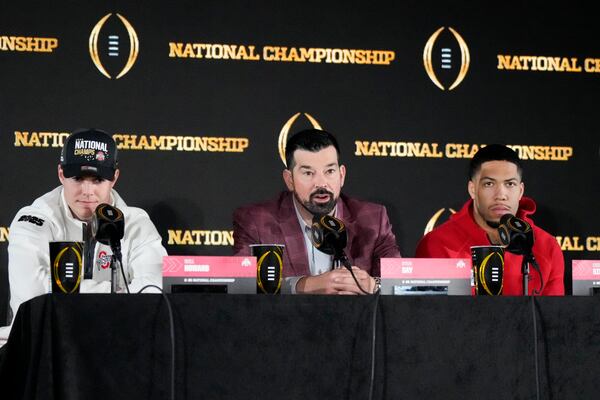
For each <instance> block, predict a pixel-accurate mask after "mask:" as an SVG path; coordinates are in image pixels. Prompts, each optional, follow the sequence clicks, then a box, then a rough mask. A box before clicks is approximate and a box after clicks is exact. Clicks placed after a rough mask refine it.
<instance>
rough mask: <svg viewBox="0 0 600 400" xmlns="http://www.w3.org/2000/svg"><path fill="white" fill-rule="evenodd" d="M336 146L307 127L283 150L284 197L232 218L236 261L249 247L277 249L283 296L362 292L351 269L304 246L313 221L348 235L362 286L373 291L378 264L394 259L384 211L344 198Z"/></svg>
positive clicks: (343, 170) (349, 253) (350, 255)
mask: <svg viewBox="0 0 600 400" xmlns="http://www.w3.org/2000/svg"><path fill="white" fill-rule="evenodd" d="M339 154H340V153H339V146H338V143H337V140H336V139H335V137H334V136H333V135H331V134H330V133H328V132H325V131H322V130H317V129H309V130H304V131H301V132H298V133H297V134H295V135H294V136H292V137H291V138H290V139H289V140H288V142H287V145H286V164H287V169H285V170H284V171H283V180H284V181H285V184H286V186H287V188H288V190H289V191H288V192H284V193H281V194H280V195H279V196H278V197H277V198H276V199H274V200H271V201H267V202H264V203H259V204H252V205H248V206H244V207H241V208H238V209H237V210H235V212H234V214H233V229H234V230H233V238H234V250H235V254H236V255H249V254H250V248H249V245H251V244H260V243H262V244H283V245H285V250H284V259H283V276H284V278H285V284H284V287H283V292H291V293H330V294H361V293H363V292H362V291H361V289H360V288H359V287H358V286H357V285H356V282H355V281H354V278H353V277H352V275H351V273H350V271H349V270H347V269H344V268H332V257H331V256H329V255H326V254H324V253H322V252H321V251H319V250H318V249H316V248H315V247H314V246H313V244H312V243H311V241H310V226H311V225H312V219H313V216H314V215H324V214H329V215H332V216H335V217H336V218H338V219H340V220H342V221H343V222H344V224H345V225H346V231H347V232H348V242H347V245H346V248H345V252H346V255H347V256H348V258H349V260H350V262H351V264H352V265H353V267H352V269H353V272H354V275H355V277H356V279H357V280H358V283H359V284H360V287H361V288H362V289H364V290H365V291H366V292H369V293H373V292H374V291H376V290H377V289H378V285H377V281H376V280H375V279H374V278H373V277H376V276H379V259H380V258H381V257H400V251H399V250H398V246H397V245H396V237H395V236H394V233H393V232H392V227H391V225H390V222H389V220H388V216H387V212H386V209H385V207H383V206H382V205H379V204H374V203H369V202H365V201H360V200H357V199H353V198H350V197H347V196H345V195H342V194H341V193H340V192H341V189H342V186H343V185H344V179H345V177H346V168H345V166H344V165H340V164H339Z"/></svg>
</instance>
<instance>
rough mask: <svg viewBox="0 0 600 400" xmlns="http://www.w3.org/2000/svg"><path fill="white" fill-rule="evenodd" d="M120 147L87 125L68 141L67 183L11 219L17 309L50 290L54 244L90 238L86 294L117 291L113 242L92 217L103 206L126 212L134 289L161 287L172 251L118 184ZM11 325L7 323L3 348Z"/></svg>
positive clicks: (0, 332)
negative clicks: (99, 238) (102, 237)
mask: <svg viewBox="0 0 600 400" xmlns="http://www.w3.org/2000/svg"><path fill="white" fill-rule="evenodd" d="M119 174H120V171H119V169H118V157H117V147H116V144H115V141H114V140H113V138H112V137H111V136H110V135H108V134H107V133H105V132H103V131H100V130H95V129H86V130H80V131H76V132H73V133H72V134H71V135H70V136H69V137H68V138H67V139H66V141H65V143H64V146H63V149H62V152H61V157H60V163H59V165H58V179H59V180H60V183H61V186H58V187H57V188H55V189H54V190H52V191H51V192H48V193H46V194H45V195H43V196H41V197H39V198H38V199H36V200H35V201H34V202H33V204H31V205H30V206H27V207H24V208H22V209H21V210H19V212H18V213H17V215H16V216H15V218H14V219H13V221H12V223H11V225H10V234H9V245H8V275H9V284H10V294H11V298H10V307H11V310H12V313H13V315H16V313H17V310H18V308H19V305H20V304H21V303H23V302H25V301H27V300H29V299H31V298H33V297H36V296H39V295H42V294H45V293H48V292H50V291H51V283H50V255H49V243H50V242H54V241H77V242H85V246H84V252H85V254H84V257H83V259H84V268H83V277H82V280H81V284H80V292H81V293H110V290H111V283H110V263H111V256H112V251H111V248H110V246H107V245H103V244H101V243H97V242H96V241H95V240H94V239H93V237H91V235H90V234H87V233H86V232H89V231H90V229H89V227H88V223H89V222H90V221H91V219H92V216H93V214H94V211H95V210H96V207H97V206H98V205H99V204H102V203H107V204H110V205H112V206H113V207H116V208H118V209H119V210H121V211H122V212H123V215H124V220H125V234H124V236H123V239H122V240H121V252H122V265H123V271H124V272H125V276H126V278H127V281H128V284H129V291H130V292H131V293H136V292H138V291H139V290H140V289H141V288H142V287H144V286H146V285H148V284H152V285H156V286H159V287H161V286H162V258H163V256H165V255H166V254H167V252H166V251H165V249H164V247H163V246H162V244H161V240H162V239H161V236H160V235H159V233H158V231H157V230H156V228H155V226H154V224H153V223H152V221H151V220H150V217H149V216H148V214H147V213H146V212H145V211H144V210H142V209H140V208H136V207H128V206H127V205H126V204H125V202H124V201H123V199H122V198H121V197H120V196H119V195H118V194H117V192H116V191H115V190H114V189H113V187H114V186H115V184H116V183H117V180H118V178H119ZM9 331H10V326H8V327H0V346H1V345H3V344H4V343H5V342H6V340H7V338H8V334H9Z"/></svg>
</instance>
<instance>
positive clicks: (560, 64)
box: [496, 54, 591, 72]
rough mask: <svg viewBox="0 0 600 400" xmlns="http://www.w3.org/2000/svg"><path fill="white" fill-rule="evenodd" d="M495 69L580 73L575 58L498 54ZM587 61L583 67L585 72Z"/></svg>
mask: <svg viewBox="0 0 600 400" xmlns="http://www.w3.org/2000/svg"><path fill="white" fill-rule="evenodd" d="M497 58H498V65H497V67H496V68H497V69H501V70H507V71H547V72H581V71H582V70H583V69H582V67H581V65H579V60H578V59H577V57H544V56H523V55H505V54H498V56H497ZM587 60H588V59H586V60H585V61H586V62H585V63H584V65H585V66H586V72H591V71H588V70H587V65H588V64H587Z"/></svg>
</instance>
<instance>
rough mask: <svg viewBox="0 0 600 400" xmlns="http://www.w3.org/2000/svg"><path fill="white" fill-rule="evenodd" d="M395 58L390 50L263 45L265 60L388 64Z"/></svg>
mask: <svg viewBox="0 0 600 400" xmlns="http://www.w3.org/2000/svg"><path fill="white" fill-rule="evenodd" d="M395 58H396V53H395V52H394V51H391V50H359V49H336V48H333V49H329V48H320V47H317V48H306V47H289V48H288V47H281V46H265V47H264V48H263V59H264V60H265V61H280V62H299V63H306V62H310V63H323V62H324V63H328V64H373V65H390V64H391V63H392V61H394V59H395Z"/></svg>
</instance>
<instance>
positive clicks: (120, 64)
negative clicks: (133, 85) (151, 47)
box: [89, 13, 140, 79]
mask: <svg viewBox="0 0 600 400" xmlns="http://www.w3.org/2000/svg"><path fill="white" fill-rule="evenodd" d="M112 15H113V14H112V13H109V14H106V15H105V16H104V17H102V19H100V21H98V23H97V24H96V25H95V26H94V29H92V32H91V33H90V39H89V51H90V57H92V61H93V62H94V65H95V66H96V68H98V71H100V73H101V74H102V75H104V76H105V77H107V78H108V79H113V76H116V78H115V79H119V78H121V77H123V76H124V75H125V74H126V73H128V72H129V70H130V69H131V67H133V64H134V63H135V60H136V59H137V56H138V53H139V46H140V43H139V40H138V37H137V34H136V33H135V29H133V26H131V24H130V23H129V21H127V19H126V18H125V17H123V16H122V15H121V14H116V16H117V17H118V18H111V16H112ZM109 71H110V72H109Z"/></svg>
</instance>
